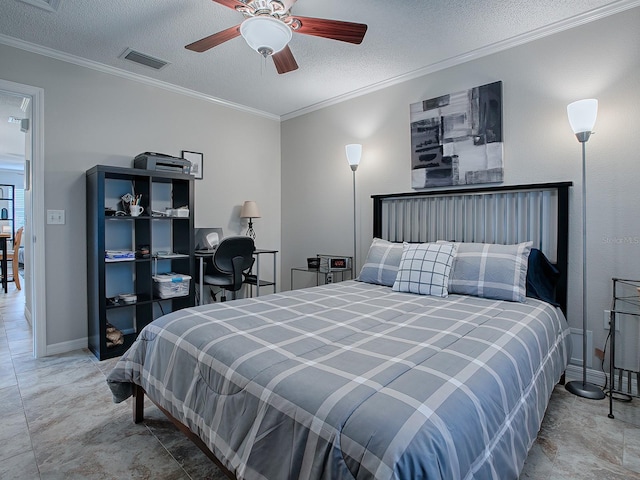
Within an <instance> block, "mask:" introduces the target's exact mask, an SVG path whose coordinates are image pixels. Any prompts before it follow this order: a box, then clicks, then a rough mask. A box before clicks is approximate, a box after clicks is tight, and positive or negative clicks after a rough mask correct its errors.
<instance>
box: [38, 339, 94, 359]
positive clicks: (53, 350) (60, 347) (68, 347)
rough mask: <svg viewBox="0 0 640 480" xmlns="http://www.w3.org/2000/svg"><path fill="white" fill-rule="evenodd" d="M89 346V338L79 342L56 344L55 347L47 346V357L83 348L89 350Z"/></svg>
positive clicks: (71, 341)
mask: <svg viewBox="0 0 640 480" xmlns="http://www.w3.org/2000/svg"><path fill="white" fill-rule="evenodd" d="M87 345H88V339H87V337H84V338H78V339H77V340H70V341H68V342H61V343H54V344H53V345H47V351H46V354H45V355H47V356H49V355H59V354H60V353H67V352H72V351H74V350H81V349H83V348H87Z"/></svg>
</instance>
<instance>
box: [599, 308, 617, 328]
mask: <svg viewBox="0 0 640 480" xmlns="http://www.w3.org/2000/svg"><path fill="white" fill-rule="evenodd" d="M610 318H611V310H605V311H604V317H603V320H604V329H605V330H609V319H610ZM619 331H620V322H616V332H619Z"/></svg>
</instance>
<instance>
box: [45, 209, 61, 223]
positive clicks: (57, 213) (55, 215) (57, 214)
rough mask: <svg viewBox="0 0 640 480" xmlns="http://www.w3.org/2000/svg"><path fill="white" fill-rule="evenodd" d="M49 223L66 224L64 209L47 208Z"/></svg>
mask: <svg viewBox="0 0 640 480" xmlns="http://www.w3.org/2000/svg"><path fill="white" fill-rule="evenodd" d="M47 224H48V225H64V210H47Z"/></svg>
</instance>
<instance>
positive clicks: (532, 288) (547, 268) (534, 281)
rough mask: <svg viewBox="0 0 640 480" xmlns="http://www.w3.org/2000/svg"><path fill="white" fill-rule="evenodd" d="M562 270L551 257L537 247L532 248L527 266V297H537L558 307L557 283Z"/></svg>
mask: <svg viewBox="0 0 640 480" xmlns="http://www.w3.org/2000/svg"><path fill="white" fill-rule="evenodd" d="M559 277H560V272H559V271H558V269H557V268H556V267H555V265H553V264H552V263H551V262H550V261H549V259H548V258H547V257H546V256H545V255H544V253H542V252H541V251H540V250H538V249H537V248H532V249H531V253H530V254H529V265H528V268H527V297H530V298H537V299H538V300H542V301H543V302H547V303H550V304H551V305H554V306H556V307H559V306H560V304H559V303H558V302H557V301H556V285H557V283H558V278H559Z"/></svg>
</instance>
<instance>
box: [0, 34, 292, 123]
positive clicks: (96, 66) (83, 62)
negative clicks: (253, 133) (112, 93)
mask: <svg viewBox="0 0 640 480" xmlns="http://www.w3.org/2000/svg"><path fill="white" fill-rule="evenodd" d="M0 43H1V44H4V45H8V46H10V47H15V48H19V49H21V50H26V51H28V52H31V53H36V54H38V55H43V56H45V57H49V58H53V59H55V60H60V61H63V62H67V63H72V64H74V65H79V66H81V67H86V68H90V69H91V70H96V71H98V72H102V73H106V74H109V75H115V76H117V77H121V78H126V79H128V80H133V81H135V82H139V83H144V84H145V85H150V86H153V87H158V88H162V89H164V90H168V91H170V92H173V93H178V94H181V95H186V96H188V97H193V98H197V99H200V100H205V101H207V102H211V103H215V104H216V105H221V106H223V107H227V108H232V109H234V110H239V111H241V112H245V113H249V114H251V115H257V116H259V117H265V118H268V119H270V120H276V121H280V116H279V115H274V114H272V113H268V112H264V111H262V110H258V109H255V108H251V107H247V106H245V105H240V104H238V103H233V102H229V101H226V100H223V99H221V98H217V97H214V96H211V95H206V94H204V93H200V92H196V91H195V90H190V89H188V88H183V87H179V86H177V85H173V84H171V83H168V82H163V81H160V80H155V79H153V78H149V77H145V76H143V75H140V74H137V73H133V72H128V71H126V70H122V69H120V68H116V67H112V66H109V65H104V64H102V63H99V62H94V61H93V60H87V59H86V58H81V57H78V56H75V55H71V54H69V53H64V52H60V51H58V50H54V49H52V48H48V47H43V46H41V45H36V44H35V43H30V42H26V41H24V40H20V39H18V38H15V37H10V36H8V35H4V34H2V33H0Z"/></svg>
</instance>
